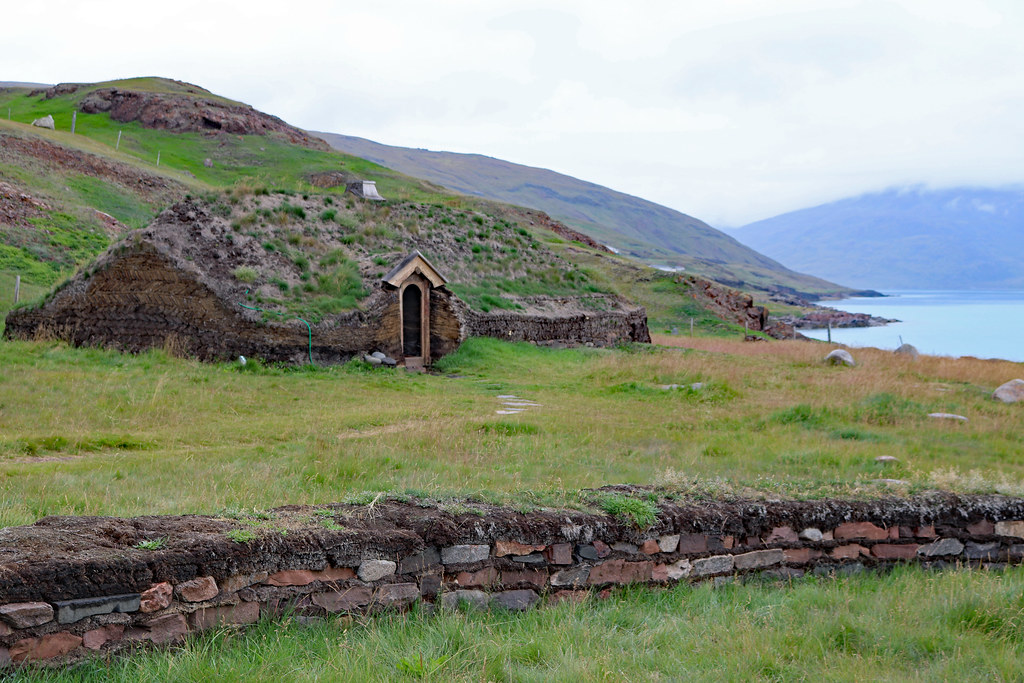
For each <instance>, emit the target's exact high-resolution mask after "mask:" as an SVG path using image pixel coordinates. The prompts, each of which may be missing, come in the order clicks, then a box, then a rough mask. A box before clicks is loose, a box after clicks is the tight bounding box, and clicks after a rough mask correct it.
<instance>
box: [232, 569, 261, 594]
mask: <svg viewBox="0 0 1024 683" xmlns="http://www.w3.org/2000/svg"><path fill="white" fill-rule="evenodd" d="M265 578H267V572H265V571H263V572H256V573H255V574H234V575H232V576H229V577H227V578H226V579H224V580H223V581H221V582H220V589H221V590H222V591H224V592H225V593H234V592H235V591H240V590H242V589H243V588H248V587H249V586H251V585H253V584H254V583H260V582H261V581H263V580H264V579H265Z"/></svg>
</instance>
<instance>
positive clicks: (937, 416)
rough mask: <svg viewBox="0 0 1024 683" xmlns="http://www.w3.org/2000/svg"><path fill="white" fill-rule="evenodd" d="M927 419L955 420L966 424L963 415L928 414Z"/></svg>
mask: <svg viewBox="0 0 1024 683" xmlns="http://www.w3.org/2000/svg"><path fill="white" fill-rule="evenodd" d="M928 417H933V418H935V419H936V420H957V421H959V422H967V418H966V417H964V416H963V415H956V414H954V413H928Z"/></svg>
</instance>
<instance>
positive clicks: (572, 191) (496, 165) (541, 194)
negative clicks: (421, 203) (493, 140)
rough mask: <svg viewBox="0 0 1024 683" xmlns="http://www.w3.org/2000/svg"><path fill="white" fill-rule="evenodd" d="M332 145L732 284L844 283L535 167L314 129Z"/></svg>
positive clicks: (825, 287)
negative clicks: (534, 211)
mask: <svg viewBox="0 0 1024 683" xmlns="http://www.w3.org/2000/svg"><path fill="white" fill-rule="evenodd" d="M315 135H319V136H320V137H322V138H323V139H324V140H326V141H327V142H328V143H330V144H331V145H332V146H333V147H335V148H336V149H339V150H342V151H344V152H347V153H349V154H354V155H356V156H359V157H362V158H364V159H369V160H371V161H375V162H377V163H379V164H382V165H384V166H387V167H389V168H393V169H395V170H398V171H401V172H402V173H408V174H409V175H413V176H416V177H419V178H425V179H427V180H430V181H431V182H435V183H438V184H440V185H443V186H445V187H448V188H450V189H453V190H456V191H458V192H462V193H465V194H469V195H475V196H478V197H487V198H490V199H495V200H498V201H502V202H509V203H512V204H518V205H520V206H528V207H531V208H535V209H539V210H541V211H545V212H546V213H548V214H550V215H551V216H553V217H554V218H556V219H558V220H561V221H564V222H566V223H568V224H570V225H572V226H574V227H576V228H579V229H580V230H582V231H583V232H585V233H586V234H588V235H590V236H591V237H594V238H595V239H597V240H598V241H601V242H604V243H606V244H608V245H610V246H612V247H614V248H615V249H617V250H619V251H621V252H623V253H626V254H629V255H631V256H634V257H636V258H639V259H642V260H644V261H647V262H649V263H657V264H664V265H669V266H683V267H685V268H687V269H688V270H692V271H694V272H697V273H700V274H701V275H705V276H707V277H711V278H714V279H716V280H718V281H719V282H723V283H726V284H729V285H732V286H736V287H749V288H757V289H764V290H772V289H777V288H780V287H781V288H790V289H794V290H797V291H800V292H807V293H828V292H837V291H841V290H843V289H844V288H843V287H840V286H839V285H836V284H833V283H831V282H825V281H823V280H821V279H818V278H814V277H809V276H806V275H803V274H801V273H797V272H794V271H792V270H790V269H788V268H787V267H785V266H783V265H782V264H780V263H778V262H777V261H775V260H772V259H771V258H768V257H766V256H764V255H762V254H759V253H757V252H756V251H754V250H752V249H750V248H749V247H746V246H744V245H743V244H740V243H739V242H738V241H736V240H735V239H733V238H732V237H730V236H729V235H726V234H725V233H723V232H720V231H718V230H716V229H714V228H712V227H711V226H709V225H708V224H706V223H704V222H703V221H700V220H698V219H696V218H693V217H692V216H687V215H686V214H683V213H680V212H678V211H675V210H673V209H669V208H667V207H664V206H660V205H658V204H655V203H653V202H649V201H647V200H644V199H640V198H638V197H633V196H631V195H627V194H624V193H622V192H616V191H615V190H611V189H608V188H606V187H602V186H600V185H596V184H594V183H589V182H586V181H582V180H578V179H576V178H572V177H570V176H566V175H562V174H561V173H555V172H554V171H549V170H546V169H541V168H533V167H530V166H522V165H520V164H513V163H511V162H508V161H502V160H500V159H494V158H491V157H486V156H482V155H479V154H456V153H453V152H432V151H428V150H423V149H409V148H404V147H391V146H388V145H382V144H379V143H376V142H372V141H370V140H365V139H363V138H356V137H351V136H347V135H338V134H333V133H315Z"/></svg>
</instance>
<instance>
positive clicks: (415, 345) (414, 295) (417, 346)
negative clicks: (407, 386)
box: [402, 282, 423, 358]
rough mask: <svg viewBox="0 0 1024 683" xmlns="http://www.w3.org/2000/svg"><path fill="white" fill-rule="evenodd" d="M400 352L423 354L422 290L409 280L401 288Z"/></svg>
mask: <svg viewBox="0 0 1024 683" xmlns="http://www.w3.org/2000/svg"><path fill="white" fill-rule="evenodd" d="M402 354H403V355H404V356H405V357H406V358H410V357H413V358H418V357H421V356H423V292H422V291H421V290H420V288H419V286H418V285H415V284H413V283H411V282H410V283H409V284H407V285H406V286H405V289H403V290H402Z"/></svg>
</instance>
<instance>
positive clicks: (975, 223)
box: [733, 187, 1024, 289]
mask: <svg viewBox="0 0 1024 683" xmlns="http://www.w3.org/2000/svg"><path fill="white" fill-rule="evenodd" d="M1022 226H1024V189H1022V188H968V187H960V188H949V189H943V190H928V189H923V188H904V189H891V190H886V191H885V192H876V193H871V194H865V195H861V196H858V197H851V198H848V199H842V200H839V201H835V202H830V203H828V204H822V205H821V206H815V207H812V208H808V209H802V210H800V211H794V212H791V213H787V214H783V215H781V216H776V217H774V218H769V219H766V220H763V221H758V222H756V223H751V224H750V225H746V226H743V227H742V228H738V229H737V230H736V231H735V232H734V233H733V234H734V235H735V236H736V237H737V238H739V239H741V240H743V241H744V242H745V243H746V244H749V245H751V246H752V247H754V248H755V249H758V250H760V251H763V252H764V253H766V254H769V255H773V256H776V257H785V258H786V262H787V263H789V264H791V265H792V266H793V267H794V268H798V269H800V270H803V271H806V272H808V273H814V274H815V275H818V276H819V277H825V278H830V279H836V280H840V281H842V282H848V283H850V284H852V285H855V286H858V287H871V288H875V289H1021V288H1024V271H1022V270H1021V268H1020V263H1021V261H1022V260H1024V230H1022V229H1021V228H1022Z"/></svg>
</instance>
